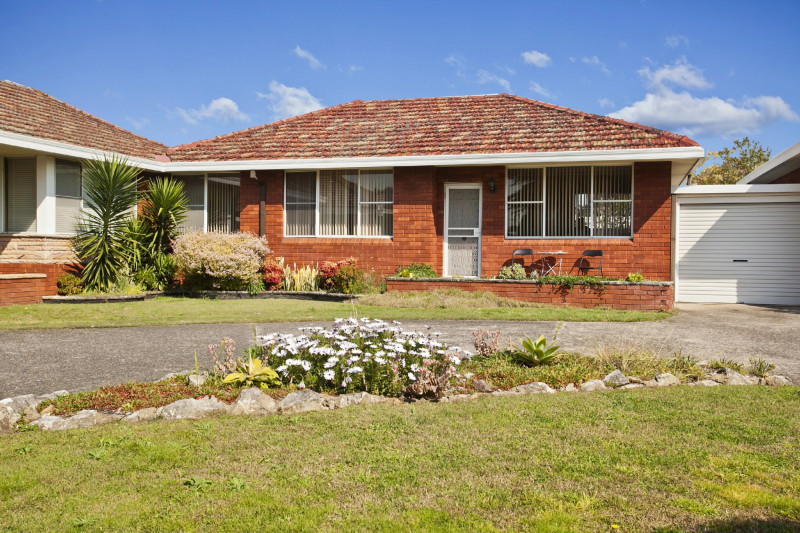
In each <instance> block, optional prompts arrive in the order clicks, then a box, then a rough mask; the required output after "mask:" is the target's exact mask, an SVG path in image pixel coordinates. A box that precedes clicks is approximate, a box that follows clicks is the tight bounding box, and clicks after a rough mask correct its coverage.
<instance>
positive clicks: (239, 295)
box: [42, 290, 358, 304]
mask: <svg viewBox="0 0 800 533" xmlns="http://www.w3.org/2000/svg"><path fill="white" fill-rule="evenodd" d="M158 296H183V297H186V298H202V299H206V300H259V299H269V298H288V299H293V300H313V301H318V302H343V301H347V300H352V299H353V298H358V296H357V295H355V294H339V293H328V292H310V291H269V292H260V293H257V294H250V293H248V292H247V291H182V290H172V291H147V292H143V293H141V294H119V295H115V294H100V295H93V296H83V295H75V296H44V297H42V303H46V304H96V303H109V302H141V301H144V300H149V299H151V298H156V297H158Z"/></svg>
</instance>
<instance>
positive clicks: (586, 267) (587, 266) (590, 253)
mask: <svg viewBox="0 0 800 533" xmlns="http://www.w3.org/2000/svg"><path fill="white" fill-rule="evenodd" d="M588 257H599V258H600V261H599V262H595V261H589V260H588V259H587V258H588ZM592 265H594V266H592ZM581 270H583V271H585V272H586V275H587V276H588V275H589V271H590V270H599V271H600V275H601V276H602V275H603V250H584V252H583V254H582V255H581V261H580V263H578V273H579V274H580V271H581Z"/></svg>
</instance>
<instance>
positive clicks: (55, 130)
mask: <svg viewBox="0 0 800 533" xmlns="http://www.w3.org/2000/svg"><path fill="white" fill-rule="evenodd" d="M0 131H7V132H11V133H18V134H22V135H31V136H33V137H39V138H41V139H49V140H53V141H60V142H64V143H69V144H74V145H77V146H83V147H85V148H94V149H97V150H105V151H111V152H116V153H119V154H123V155H127V156H134V157H144V158H148V159H155V158H156V157H158V158H159V159H162V158H163V156H164V155H165V154H166V153H167V150H168V148H167V147H166V146H165V145H163V144H161V143H159V142H156V141H151V140H149V139H145V138H144V137H140V136H138V135H135V134H133V133H131V132H129V131H127V130H123V129H122V128H118V127H117V126H114V125H113V124H111V123H109V122H106V121H105V120H101V119H99V118H97V117H95V116H93V115H90V114H89V113H86V112H85V111H81V110H80V109H78V108H76V107H73V106H71V105H69V104H67V103H64V102H62V101H61V100H57V99H55V98H53V97H52V96H50V95H48V94H45V93H43V92H42V91H39V90H36V89H31V88H30V87H25V86H24V85H19V84H17V83H14V82H11V81H1V80H0Z"/></svg>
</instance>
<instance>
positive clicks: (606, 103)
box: [597, 98, 614, 107]
mask: <svg viewBox="0 0 800 533" xmlns="http://www.w3.org/2000/svg"><path fill="white" fill-rule="evenodd" d="M597 103H598V104H600V107H614V101H613V100H611V99H609V98H600V99H599V100H598V101H597Z"/></svg>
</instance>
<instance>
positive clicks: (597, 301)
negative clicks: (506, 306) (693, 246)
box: [386, 277, 675, 311]
mask: <svg viewBox="0 0 800 533" xmlns="http://www.w3.org/2000/svg"><path fill="white" fill-rule="evenodd" d="M386 288H387V290H388V291H396V292H415V291H432V290H436V289H461V290H464V291H469V292H477V291H483V292H491V293H494V294H496V295H498V296H502V297H504V298H514V299H516V300H522V301H526V302H537V303H545V304H553V305H571V306H576V307H586V308H592V307H599V306H606V307H611V308H613V309H624V310H636V311H671V310H672V308H673V304H674V299H675V298H674V289H675V288H674V284H673V283H672V282H671V281H643V282H629V281H604V282H603V283H602V284H594V283H593V284H586V283H582V282H577V283H575V284H574V286H573V287H568V286H565V285H563V284H558V283H554V282H547V281H545V282H541V281H533V280H510V279H509V280H507V279H459V278H427V279H416V278H412V279H408V278H401V277H391V278H386Z"/></svg>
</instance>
